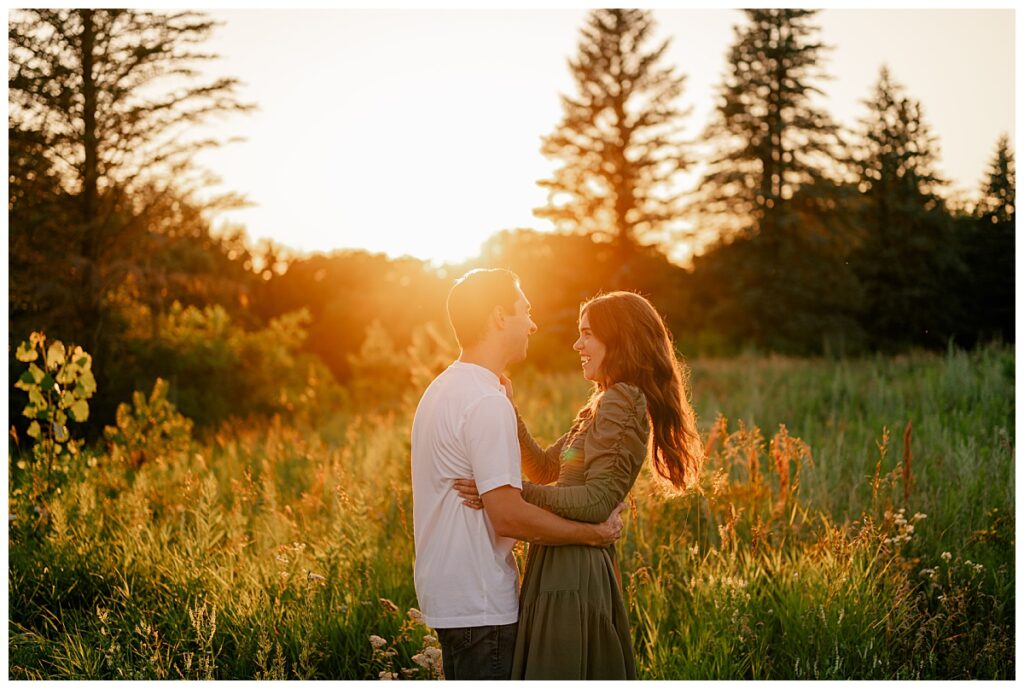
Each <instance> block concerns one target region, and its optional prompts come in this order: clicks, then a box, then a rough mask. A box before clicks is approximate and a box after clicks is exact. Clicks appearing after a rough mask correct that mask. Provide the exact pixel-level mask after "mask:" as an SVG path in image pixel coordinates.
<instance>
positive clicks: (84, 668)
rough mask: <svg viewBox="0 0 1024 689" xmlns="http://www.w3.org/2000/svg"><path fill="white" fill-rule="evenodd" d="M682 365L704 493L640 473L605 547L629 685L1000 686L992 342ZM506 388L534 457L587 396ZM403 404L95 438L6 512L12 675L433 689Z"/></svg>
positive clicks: (1002, 649)
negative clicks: (626, 648) (991, 682)
mask: <svg viewBox="0 0 1024 689" xmlns="http://www.w3.org/2000/svg"><path fill="white" fill-rule="evenodd" d="M692 366H693V374H692V385H693V391H694V402H695V407H696V408H697V411H698V415H699V417H700V418H701V419H702V426H703V428H702V430H703V431H704V433H705V435H706V437H707V439H708V444H709V453H710V460H709V463H708V468H707V471H706V472H705V476H704V479H703V481H702V484H701V490H700V491H698V492H695V493H691V494H688V495H682V496H673V495H667V494H665V492H664V491H663V489H662V487H661V485H660V484H659V483H658V482H657V481H656V480H655V479H654V478H653V477H652V476H651V475H650V472H648V471H646V470H645V471H644V472H643V473H642V475H641V478H640V480H639V481H638V484H637V486H636V487H635V489H634V491H633V495H632V498H631V501H630V517H629V518H628V523H627V529H626V534H625V536H624V538H623V540H622V541H621V542H620V545H619V553H620V557H621V560H622V573H623V585H624V588H625V594H626V600H627V603H628V605H629V611H630V615H631V623H632V625H633V632H634V642H635V649H636V652H637V658H638V663H639V669H640V673H641V676H642V677H644V678H652V679H654V678H657V679H688V678H759V679H778V678H872V679H876V678H877V679H881V678H1004V679H1005V678H1010V677H1013V676H1014V664H1013V649H1014V646H1013V644H1014V638H1013V619H1014V606H1015V600H1014V576H1015V572H1014V566H1013V548H1014V543H1013V538H1014V537H1013V533H1014V532H1013V525H1014V513H1013V502H1014V501H1013V495H1014V487H1013V447H1014V428H1013V404H1014V403H1013V367H1014V359H1013V354H1012V352H1011V351H1008V350H1005V349H987V350H981V351H978V352H974V353H970V354H967V353H963V352H958V351H951V352H949V353H947V354H946V355H945V356H939V355H929V354H915V355H911V356H904V357H899V358H895V359H888V358H881V357H880V358H873V359H861V360H849V361H845V360H840V361H827V360H812V361H807V360H795V359H782V358H760V359H756V358H748V359H735V360H722V361H698V362H693V364H692ZM516 389H517V400H518V402H519V405H520V408H521V411H522V412H523V415H524V417H525V418H526V419H527V421H528V423H529V425H530V427H531V429H532V430H533V431H534V433H535V434H536V435H538V436H539V437H541V438H545V439H553V438H555V437H557V435H559V434H560V433H561V432H562V431H563V430H564V429H565V428H567V426H568V423H569V422H570V421H571V418H572V416H573V413H574V411H575V407H576V405H578V404H580V403H582V401H583V400H584V399H585V397H586V392H587V389H586V383H585V382H584V381H582V379H580V378H579V376H578V375H575V374H565V375H557V376H551V375H545V376H540V375H537V374H533V373H530V372H529V371H525V372H521V373H519V374H517V375H516ZM101 394H102V391H101ZM411 413H412V403H411V401H410V400H406V401H405V402H404V403H403V404H402V405H401V407H400V408H398V409H396V410H394V411H392V412H389V413H380V412H375V413H371V414H360V413H356V412H354V411H352V410H349V411H343V412H339V414H338V415H337V416H335V417H334V418H333V419H331V420H330V421H328V422H320V423H316V424H310V423H308V422H306V421H304V420H303V419H298V418H297V419H290V420H283V419H280V418H275V419H271V420H260V419H245V420H237V421H234V422H231V423H229V424H226V425H225V426H223V427H221V428H219V429H218V430H217V431H216V432H215V433H211V434H210V435H209V436H208V437H203V438H195V439H191V440H188V441H187V442H185V443H183V444H182V443H178V444H174V445H173V446H166V444H165V446H164V447H163V450H162V453H161V454H154V453H151V454H153V455H154V456H147V458H146V459H145V460H144V461H141V463H139V464H138V466H135V464H134V463H132V462H129V461H126V460H125V457H126V456H127V454H128V453H126V452H124V451H122V450H121V449H119V448H118V447H117V440H116V437H115V435H113V434H112V435H111V440H110V441H109V443H110V446H108V447H97V448H94V449H93V450H92V455H93V456H94V457H95V459H96V466H95V467H93V468H86V467H87V463H86V462H82V467H83V468H82V469H81V470H80V471H79V473H78V474H77V475H76V476H75V477H74V480H73V481H72V482H71V483H69V484H68V485H67V486H66V487H65V489H64V490H63V491H62V493H61V494H59V495H56V496H54V497H53V498H52V499H51V500H50V501H49V502H48V504H46V505H45V506H39V505H36V506H25V507H24V509H23V510H21V511H19V512H17V513H16V514H15V515H14V519H13V521H12V522H11V525H10V549H9V553H10V572H9V577H10V598H9V604H10V630H11V632H10V638H9V649H10V665H9V667H10V670H9V674H10V677H11V678H12V679H43V678H62V679H114V678H138V679H176V678H188V679H203V678H218V679H225V678H235V679H242V678H280V679H283V678H317V679H356V678H377V677H380V676H381V675H382V674H385V673H394V675H395V676H396V677H431V676H436V674H437V662H436V651H431V650H430V649H432V648H434V647H435V646H436V642H435V641H434V639H433V638H432V636H431V634H432V632H431V631H430V630H428V629H427V628H426V627H424V626H423V625H422V624H421V623H419V618H418V616H417V612H416V611H415V609H414V608H415V605H416V600H415V592H414V589H413V585H412V562H413V555H414V552H413V546H412V511H411V504H412V503H411V490H410V476H409V443H408V437H409V436H408V431H409V425H410V422H411ZM719 415H721V417H722V418H720V419H719ZM136 416H138V417H140V419H141V417H144V416H145V410H143V413H141V414H137V415H136ZM126 418H127V417H126ZM172 422H173V420H164V421H162V422H161V423H168V424H171V423H172ZM908 422H911V423H912V431H911V434H910V436H909V445H907V444H905V442H904V430H905V429H906V427H907V423H908ZM126 423H128V422H127V421H126ZM136 423H142V421H141V420H137V421H136ZM780 424H784V425H785V428H784V429H783V428H780ZM129 430H130V429H129ZM157 430H159V429H157ZM122 435H125V436H127V435H129V434H128V433H127V432H126V433H122ZM159 436H160V433H159V432H154V433H152V437H153V442H154V443H156V442H158V439H159ZM133 437H138V434H137V433H136V434H134V436H133ZM135 449H138V448H135ZM17 456H18V451H17V449H16V448H15V449H14V451H13V452H12V481H13V482H14V483H17V481H18V480H20V478H19V472H18V471H17V470H15V469H14V466H13V463H14V461H15V460H16V458H17ZM136 456H138V455H136ZM908 460H909V461H908ZM905 479H906V480H905ZM12 485H13V484H12ZM36 508H40V509H39V510H38V511H37V510H36ZM371 637H373V638H372V639H371ZM385 676H391V675H390V674H387V675H385Z"/></svg>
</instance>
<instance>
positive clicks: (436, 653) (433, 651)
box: [423, 646, 441, 663]
mask: <svg viewBox="0 0 1024 689" xmlns="http://www.w3.org/2000/svg"><path fill="white" fill-rule="evenodd" d="M423 655H425V656H427V657H428V658H430V660H431V662H434V663H436V662H437V661H438V660H440V659H441V649H440V648H434V647H433V646H430V647H429V648H424V649H423Z"/></svg>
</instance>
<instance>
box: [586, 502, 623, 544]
mask: <svg viewBox="0 0 1024 689" xmlns="http://www.w3.org/2000/svg"><path fill="white" fill-rule="evenodd" d="M625 508H626V503H624V502H620V503H619V504H618V505H616V506H615V509H614V510H612V513H611V514H610V515H608V518H607V519H605V520H604V521H603V522H601V523H600V524H595V525H594V527H595V528H596V530H597V531H596V534H595V539H596V540H595V541H594V543H593V544H592V545H596V546H599V547H602V548H603V547H604V546H608V545H611V544H612V543H614V542H615V541H617V540H619V537H620V536H622V517H621V516H620V515H619V513H620V512H622V510H624V509H625Z"/></svg>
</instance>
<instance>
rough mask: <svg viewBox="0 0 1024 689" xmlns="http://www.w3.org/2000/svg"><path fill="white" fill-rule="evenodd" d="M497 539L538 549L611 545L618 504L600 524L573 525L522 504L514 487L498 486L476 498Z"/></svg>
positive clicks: (618, 532) (618, 524)
mask: <svg viewBox="0 0 1024 689" xmlns="http://www.w3.org/2000/svg"><path fill="white" fill-rule="evenodd" d="M480 497H481V499H482V500H483V504H484V511H486V512H487V517H488V518H489V519H490V520H491V525H492V526H494V531H495V533H497V534H498V535H499V536H504V537H506V538H514V539H516V540H519V541H528V542H530V543H539V544H541V545H591V546H598V547H602V546H606V545H611V544H612V543H614V542H615V541H616V540H618V538H619V536H620V535H621V534H622V518H621V517H620V516H619V512H621V511H622V508H623V507H625V505H624V504H620V505H619V506H618V507H616V508H615V509H614V510H613V511H612V514H611V516H609V517H608V519H607V520H605V521H603V522H601V523H600V524H586V523H583V522H573V521H569V520H568V519H562V518H561V517H559V516H557V515H555V514H552V513H551V512H548V511H547V510H545V509H541V508H540V507H537V506H535V505H531V504H530V503H528V502H526V501H525V500H523V496H522V492H521V491H520V490H519V489H518V488H515V487H514V486H508V485H505V486H499V487H497V488H495V489H493V490H489V491H487V492H486V493H484V494H483V495H481V496H480Z"/></svg>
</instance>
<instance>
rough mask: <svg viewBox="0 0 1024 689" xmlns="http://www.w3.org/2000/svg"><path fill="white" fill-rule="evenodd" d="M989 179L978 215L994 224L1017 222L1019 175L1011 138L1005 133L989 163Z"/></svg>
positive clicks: (984, 187)
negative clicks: (1011, 147) (1015, 204)
mask: <svg viewBox="0 0 1024 689" xmlns="http://www.w3.org/2000/svg"><path fill="white" fill-rule="evenodd" d="M987 175H988V179H986V180H985V185H984V186H983V187H982V190H981V199H980V200H979V201H978V205H977V208H976V213H977V215H978V217H980V218H982V219H983V220H984V221H985V222H988V223H990V224H992V225H997V224H1003V223H1006V224H1009V225H1014V224H1015V222H1016V208H1015V206H1014V194H1015V193H1016V188H1017V177H1016V172H1015V167H1014V162H1013V151H1011V150H1010V138H1009V137H1008V136H1007V135H1006V134H1003V135H1002V136H1000V137H999V141H998V142H997V143H996V152H995V155H994V156H993V158H992V162H991V163H989V168H988V172H987Z"/></svg>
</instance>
